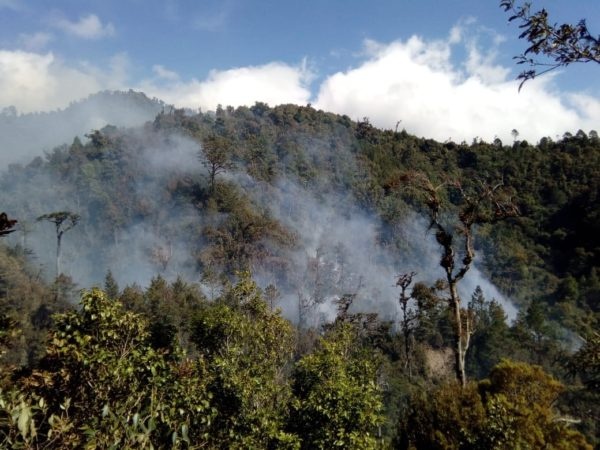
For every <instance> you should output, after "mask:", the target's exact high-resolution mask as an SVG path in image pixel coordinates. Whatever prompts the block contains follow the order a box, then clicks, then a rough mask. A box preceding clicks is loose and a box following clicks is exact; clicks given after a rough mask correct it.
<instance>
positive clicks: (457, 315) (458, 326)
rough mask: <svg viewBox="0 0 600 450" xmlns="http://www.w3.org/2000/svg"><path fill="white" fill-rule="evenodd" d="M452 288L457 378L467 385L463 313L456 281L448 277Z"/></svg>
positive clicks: (451, 299)
mask: <svg viewBox="0 0 600 450" xmlns="http://www.w3.org/2000/svg"><path fill="white" fill-rule="evenodd" d="M448 283H449V288H450V308H452V313H453V315H454V327H455V328H454V331H455V333H454V370H455V374H456V380H457V381H458V382H459V383H460V384H461V386H463V387H465V386H466V385H467V374H466V372H465V355H466V353H467V348H468V345H467V342H463V339H464V332H465V331H467V332H468V330H463V326H462V315H461V311H460V297H459V296H458V291H457V289H456V281H455V280H452V279H450V277H449V278H448Z"/></svg>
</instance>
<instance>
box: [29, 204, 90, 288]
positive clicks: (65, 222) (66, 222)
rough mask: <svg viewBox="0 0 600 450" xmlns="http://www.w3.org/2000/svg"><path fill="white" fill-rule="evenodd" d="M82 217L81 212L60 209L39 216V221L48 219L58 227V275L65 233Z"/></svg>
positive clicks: (57, 273) (57, 275)
mask: <svg viewBox="0 0 600 450" xmlns="http://www.w3.org/2000/svg"><path fill="white" fill-rule="evenodd" d="M80 218H81V217H80V216H79V214H75V213H72V212H70V211H58V212H53V213H49V214H44V215H42V216H40V217H38V218H37V220H38V221H41V220H47V221H48V222H52V223H53V224H54V225H55V227H56V277H57V278H58V277H59V275H60V274H61V267H60V257H61V243H62V237H63V235H64V234H65V233H66V232H67V231H69V230H70V229H71V228H73V227H74V226H75V225H77V224H78V223H79V219H80Z"/></svg>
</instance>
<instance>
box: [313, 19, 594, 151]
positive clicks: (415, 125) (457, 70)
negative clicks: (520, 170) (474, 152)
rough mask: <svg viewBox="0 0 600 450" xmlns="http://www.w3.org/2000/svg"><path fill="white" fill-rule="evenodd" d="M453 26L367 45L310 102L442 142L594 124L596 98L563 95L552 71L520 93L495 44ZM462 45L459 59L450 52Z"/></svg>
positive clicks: (533, 136)
mask: <svg viewBox="0 0 600 450" xmlns="http://www.w3.org/2000/svg"><path fill="white" fill-rule="evenodd" d="M464 31H465V30H463V29H461V27H455V28H454V29H453V30H452V31H451V33H450V36H449V37H448V39H447V40H445V41H426V40H424V39H422V38H420V37H418V36H413V37H411V38H410V39H408V40H406V41H395V42H392V43H389V44H379V43H376V42H373V41H367V42H366V43H365V48H366V53H367V55H368V56H367V59H366V60H365V61H363V62H362V63H361V64H360V65H358V66H357V67H355V68H352V69H349V70H347V71H345V72H338V73H335V74H333V75H331V76H329V77H328V78H327V79H326V80H325V81H324V82H323V83H322V84H321V86H320V89H319V93H318V94H317V98H316V100H315V101H314V103H315V106H317V107H319V108H321V109H324V110H328V111H333V112H337V113H341V114H347V115H349V116H350V117H352V118H355V119H357V118H362V117H368V118H369V119H370V120H371V122H372V123H373V124H375V125H377V126H380V127H386V128H393V127H394V126H395V125H396V123H398V121H401V127H404V128H406V130H407V131H408V132H410V133H414V134H416V135H419V136H424V137H429V138H434V139H437V140H440V141H445V140H447V139H451V140H454V141H461V140H466V141H469V142H470V141H471V140H472V139H473V138H475V137H479V138H482V139H484V140H487V141H491V140H493V139H494V138H495V137H499V138H501V139H503V140H506V141H509V140H510V139H511V137H510V132H511V130H513V129H517V130H518V131H519V133H520V137H521V138H522V139H529V140H532V141H537V140H539V139H540V138H542V137H544V136H551V137H553V138H554V137H555V135H557V134H559V135H562V134H563V133H564V132H565V131H577V129H579V128H582V129H584V130H585V131H589V130H590V129H593V128H594V127H597V126H598V123H599V122H600V101H599V99H598V98H595V97H591V96H587V95H584V94H561V93H559V92H556V91H555V90H554V89H553V87H552V77H551V76H545V77H541V78H539V79H536V80H534V81H530V82H528V83H527V84H526V85H525V87H524V88H523V89H522V90H521V92H519V91H518V82H517V81H515V80H514V79H512V75H511V74H510V70H509V69H508V68H505V67H502V66H500V65H497V64H495V63H494V48H491V49H487V51H486V52H484V51H482V50H481V49H480V48H479V47H478V45H477V42H476V41H475V40H472V39H471V40H467V39H465V38H464V35H465V34H466V33H465V32H464ZM459 45H462V46H463V48H464V49H465V50H466V58H465V60H464V61H463V62H462V63H460V64H457V63H456V62H454V61H453V59H452V54H453V51H455V50H456V49H457V46H459Z"/></svg>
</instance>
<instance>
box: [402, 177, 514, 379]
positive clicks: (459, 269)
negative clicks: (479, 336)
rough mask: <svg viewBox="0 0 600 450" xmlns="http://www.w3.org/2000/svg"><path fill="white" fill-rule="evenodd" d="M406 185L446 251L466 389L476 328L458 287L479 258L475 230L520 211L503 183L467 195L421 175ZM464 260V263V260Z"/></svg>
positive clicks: (458, 368)
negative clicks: (452, 212)
mask: <svg viewBox="0 0 600 450" xmlns="http://www.w3.org/2000/svg"><path fill="white" fill-rule="evenodd" d="M403 181H404V183H405V184H406V185H407V186H410V187H412V188H414V189H415V190H416V191H417V192H418V193H420V194H421V195H422V197H423V200H424V203H425V205H426V206H427V213H428V216H429V229H430V230H433V231H434V232H435V238H436V240H437V242H438V244H439V245H440V246H441V248H442V257H441V258H440V266H442V268H443V269H444V272H445V278H446V280H445V281H446V283H447V291H448V298H447V302H448V307H449V308H450V310H451V312H452V317H453V322H454V349H453V350H454V356H455V373H456V378H457V380H458V381H459V382H460V383H461V384H462V385H463V386H464V385H466V381H467V377H466V373H465V357H466V354H467V350H468V349H469V344H470V338H471V334H472V333H473V326H472V321H471V315H470V314H469V312H468V311H467V310H465V309H464V308H462V306H461V298H460V296H459V294H458V283H459V282H460V281H461V280H462V279H463V277H464V276H465V275H466V273H467V272H468V271H469V269H470V268H471V263H472V262H473V258H474V257H475V249H474V247H473V228H474V226H475V225H479V224H483V223H493V222H496V221H498V220H501V219H504V218H507V217H514V216H516V215H518V210H517V208H516V206H515V205H514V203H513V202H512V199H511V197H510V195H509V193H508V191H507V189H505V188H504V185H503V183H498V184H496V185H494V186H490V185H488V184H487V183H483V182H478V183H475V184H474V186H473V187H472V188H471V189H470V190H469V191H467V189H465V188H464V187H463V185H462V184H461V183H460V182H457V181H454V182H444V183H442V184H440V185H438V186H435V185H434V184H433V183H432V182H431V180H430V179H429V178H428V177H427V176H426V175H425V174H423V173H421V172H410V173H407V174H405V175H404V177H403ZM444 189H446V190H448V191H449V192H450V193H451V194H453V197H454V198H457V203H458V205H457V216H458V217H457V218H456V219H455V223H454V224H452V223H448V220H445V218H444V217H442V196H441V195H440V194H441V192H442V190H444ZM461 256H462V259H460V257H461Z"/></svg>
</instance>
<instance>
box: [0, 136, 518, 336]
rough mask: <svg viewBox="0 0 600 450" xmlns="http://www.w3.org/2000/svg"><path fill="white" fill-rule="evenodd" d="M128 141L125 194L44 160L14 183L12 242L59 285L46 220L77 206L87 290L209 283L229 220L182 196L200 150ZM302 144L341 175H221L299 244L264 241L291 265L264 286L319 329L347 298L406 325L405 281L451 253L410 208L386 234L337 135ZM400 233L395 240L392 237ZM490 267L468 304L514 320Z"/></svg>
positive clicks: (77, 246) (263, 273)
mask: <svg viewBox="0 0 600 450" xmlns="http://www.w3.org/2000/svg"><path fill="white" fill-rule="evenodd" d="M126 136H127V139H129V140H130V142H134V144H131V143H130V148H129V150H127V152H128V153H127V155H126V157H127V158H128V164H129V165H131V166H132V167H135V173H136V176H135V179H129V178H131V177H130V176H129V175H127V174H120V175H118V176H117V177H115V178H113V179H119V180H120V179H121V178H123V179H125V181H123V183H124V184H123V185H122V186H121V185H120V186H118V187H112V186H108V187H107V186H101V183H102V179H103V178H102V176H103V175H102V173H101V169H100V168H99V167H102V166H95V165H94V164H93V162H89V163H86V164H85V165H84V166H85V167H82V169H81V170H82V174H80V177H81V179H82V180H83V181H81V182H85V183H88V184H89V186H91V189H89V191H91V193H92V194H91V195H92V196H91V197H87V198H84V197H83V195H84V194H82V193H81V192H80V191H79V190H78V189H73V186H72V185H69V182H67V181H66V180H64V179H63V178H62V176H61V175H60V173H59V172H56V173H54V174H53V172H51V171H50V170H48V169H44V170H42V169H40V167H42V164H41V163H40V162H38V163H36V164H32V165H31V166H29V167H26V168H24V169H23V170H21V171H13V172H12V173H9V172H7V173H5V174H4V176H3V177H2V182H3V189H2V195H1V197H2V198H1V200H2V204H3V209H6V210H7V211H8V212H9V215H10V216H12V217H17V218H19V220H20V221H21V223H22V224H23V225H25V227H24V228H23V229H22V230H21V231H22V232H21V235H20V236H19V234H18V233H15V234H14V235H13V236H12V237H11V239H13V242H14V241H18V240H19V239H21V240H25V241H26V242H25V244H26V246H28V247H30V248H32V249H34V251H35V255H36V258H37V259H36V260H35V264H37V265H38V267H40V268H41V269H42V270H43V271H44V273H45V275H46V276H47V278H49V279H51V278H52V277H53V276H54V272H53V270H54V256H55V252H56V237H55V232H54V229H53V228H52V226H51V225H50V224H48V223H39V222H36V220H35V219H36V217H38V216H39V215H41V214H44V213H49V212H53V211H63V210H66V211H72V212H75V213H78V214H81V217H82V218H81V222H80V223H79V224H78V225H77V226H76V227H75V228H73V229H72V230H70V231H68V232H67V233H66V234H65V236H64V238H63V269H64V272H65V273H67V274H69V275H71V276H72V278H73V279H74V281H75V282H76V283H77V284H78V285H79V286H80V287H87V286H90V285H98V284H101V283H102V281H103V279H104V275H105V274H106V271H107V270H108V269H110V270H111V271H112V273H113V275H114V277H115V278H116V280H117V282H118V283H119V284H120V285H121V286H123V285H127V284H133V283H136V284H138V285H142V286H147V285H148V284H149V283H150V280H151V279H152V278H153V277H154V276H156V275H157V274H160V275H162V276H163V277H165V278H166V279H168V280H174V279H175V278H176V277H177V276H182V277H184V278H185V279H187V280H188V281H196V282H197V281H199V280H200V279H201V274H200V273H198V265H197V257H198V255H197V254H195V252H198V251H202V248H203V246H206V245H207V243H206V242H204V241H203V237H202V236H203V230H204V227H206V226H208V225H214V224H219V223H221V222H222V221H223V220H225V219H226V218H227V216H226V214H223V213H216V212H211V213H207V211H206V210H203V209H200V208H198V207H197V206H196V205H194V204H193V203H192V202H190V201H187V200H182V198H185V197H184V196H182V195H181V192H178V191H177V189H178V185H177V183H180V182H181V180H184V182H185V183H188V184H189V185H190V186H198V185H200V184H201V183H202V182H204V183H206V178H205V177H204V171H205V169H204V168H203V166H202V164H201V162H200V160H199V154H200V151H201V148H200V145H199V144H198V142H197V141H194V140H192V139H190V138H188V137H185V136H182V135H179V134H174V133H166V132H152V131H151V130H149V129H148V128H144V129H142V128H138V129H134V130H129V131H127V132H126ZM295 139H296V141H297V143H298V144H299V145H300V147H301V148H302V151H303V152H304V155H305V157H306V158H308V159H310V160H311V161H313V163H314V164H315V166H316V167H324V166H325V165H327V166H330V167H332V168H333V169H332V170H331V173H332V174H333V175H332V177H331V178H327V177H322V178H319V179H315V180H314V182H311V183H312V184H307V183H306V182H301V181H300V178H299V176H297V175H291V174H290V173H288V172H287V171H286V170H285V167H284V170H283V173H285V174H286V175H281V176H280V177H279V179H278V181H277V182H276V183H274V184H273V185H271V184H268V183H266V182H260V181H257V180H255V179H253V178H252V177H251V176H250V175H248V174H247V173H245V172H244V171H241V170H240V171H237V172H229V173H226V174H221V180H226V181H227V182H229V183H234V184H235V185H236V186H237V187H238V188H239V189H240V190H241V191H242V192H243V193H244V194H245V195H246V197H247V198H248V199H249V200H248V201H250V202H252V203H253V205H252V208H254V209H256V210H260V211H265V212H266V213H267V214H268V215H269V216H270V217H271V218H274V219H276V220H277V221H278V222H279V223H280V224H281V225H283V226H284V227H285V228H286V229H287V230H289V231H290V232H291V233H293V235H294V236H295V245H294V246H293V247H292V248H283V247H282V246H280V245H278V244H277V243H276V242H263V243H262V244H263V245H264V247H265V248H267V249H270V250H272V253H273V254H276V255H277V256H278V257H280V258H283V259H284V260H285V261H286V264H287V269H286V270H285V271H281V270H279V271H276V270H274V269H273V268H272V267H270V266H269V265H265V264H260V263H256V264H255V265H254V267H252V270H253V275H254V277H255V279H256V280H257V281H258V282H259V284H260V285H261V286H262V287H263V288H266V287H267V286H268V285H270V284H272V285H274V286H275V287H276V288H277V290H278V291H279V293H280V296H279V299H278V306H279V307H281V309H282V311H283V313H284V315H285V317H287V318H289V319H290V320H292V321H294V322H298V321H302V322H303V323H304V324H305V325H309V326H310V325H314V326H316V325H318V324H319V323H322V322H324V321H331V320H333V319H334V318H335V316H336V314H337V312H338V303H337V302H338V301H339V300H340V299H341V298H344V297H346V298H348V297H352V298H353V302H352V306H351V309H350V311H349V312H351V313H357V312H363V313H372V312H377V313H378V314H379V315H380V317H381V318H383V319H386V320H396V319H397V317H398V295H399V291H398V288H397V287H396V286H395V282H396V278H397V276H398V275H399V274H401V273H407V272H412V271H415V272H417V276H416V277H415V282H417V281H422V282H425V283H429V284H430V283H433V282H435V280H437V279H438V278H440V277H442V276H443V271H442V269H441V268H440V267H439V259H440V255H441V250H440V248H439V246H438V244H437V243H436V242H435V239H434V236H433V235H432V233H428V232H427V223H426V221H425V220H424V219H423V218H421V217H419V216H418V215H417V214H416V213H413V212H407V213H406V214H405V215H404V217H403V218H402V220H400V221H399V222H397V223H396V224H395V225H394V228H393V229H392V230H389V229H386V227H388V226H389V225H384V224H383V223H382V221H381V220H380V219H379V217H378V216H377V214H376V213H374V212H373V211H369V210H366V209H364V208H363V207H361V206H360V205H359V202H358V201H357V200H356V199H355V198H354V196H353V195H352V194H351V192H350V190H349V189H348V188H346V187H345V185H344V184H343V183H344V181H343V180H345V183H348V181H347V179H348V177H350V176H353V177H360V176H361V174H362V173H363V172H362V170H363V169H361V168H360V167H359V166H358V165H357V164H356V162H355V158H354V155H352V154H351V153H350V151H349V150H348V151H339V150H335V151H334V150H333V148H332V146H331V145H330V144H329V143H328V141H327V139H325V138H310V139H309V138H306V137H305V136H304V137H303V136H300V137H298V136H296V138H295ZM348 147H350V146H348ZM282 164H284V165H285V164H292V161H291V158H290V160H289V161H286V159H285V157H284V158H283V162H282ZM115 170H119V169H118V168H115ZM350 174H352V175H350ZM94 183H98V184H97V185H95V184H94ZM96 186H97V187H96ZM118 189H122V190H127V191H128V192H127V196H126V198H127V199H128V200H127V201H129V202H130V204H129V205H127V207H128V208H130V209H131V210H132V211H135V213H131V214H130V216H129V218H128V221H125V222H124V223H121V222H122V221H123V220H124V219H122V218H121V217H119V215H118V214H117V215H115V214H113V213H111V211H107V210H106V207H107V206H106V205H108V206H110V205H111V202H110V201H107V199H106V195H109V194H107V192H108V193H110V192H112V193H113V195H119V191H118ZM96 191H97V193H96ZM86 192H87V191H86ZM86 195H90V194H86ZM111 214H112V215H111ZM390 235H391V236H393V239H391V240H390V239H389V238H384V236H390ZM398 243H401V245H398ZM478 261H479V260H476V261H475V264H474V266H473V267H472V268H471V270H470V271H469V272H468V273H467V275H466V276H465V278H464V280H463V281H462V282H461V283H460V284H459V290H460V295H461V296H462V298H463V302H464V303H465V304H466V302H467V301H468V299H469V298H470V296H471V294H472V293H473V291H474V290H475V288H476V286H480V287H481V288H482V290H483V293H484V295H485V297H486V298H487V299H492V298H494V299H496V300H497V301H499V302H500V303H501V304H502V305H503V307H504V309H505V311H506V313H507V315H508V317H509V319H511V320H512V319H514V317H515V315H516V310H515V308H514V306H513V305H512V304H511V302H510V301H509V300H508V299H506V298H505V297H504V296H503V295H502V294H501V293H500V292H499V291H498V290H497V289H496V288H495V287H494V286H493V285H492V284H491V283H490V282H489V281H488V280H487V279H486V278H485V277H484V275H483V274H482V272H481V271H480V270H479V269H478V267H477V262H478Z"/></svg>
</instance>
